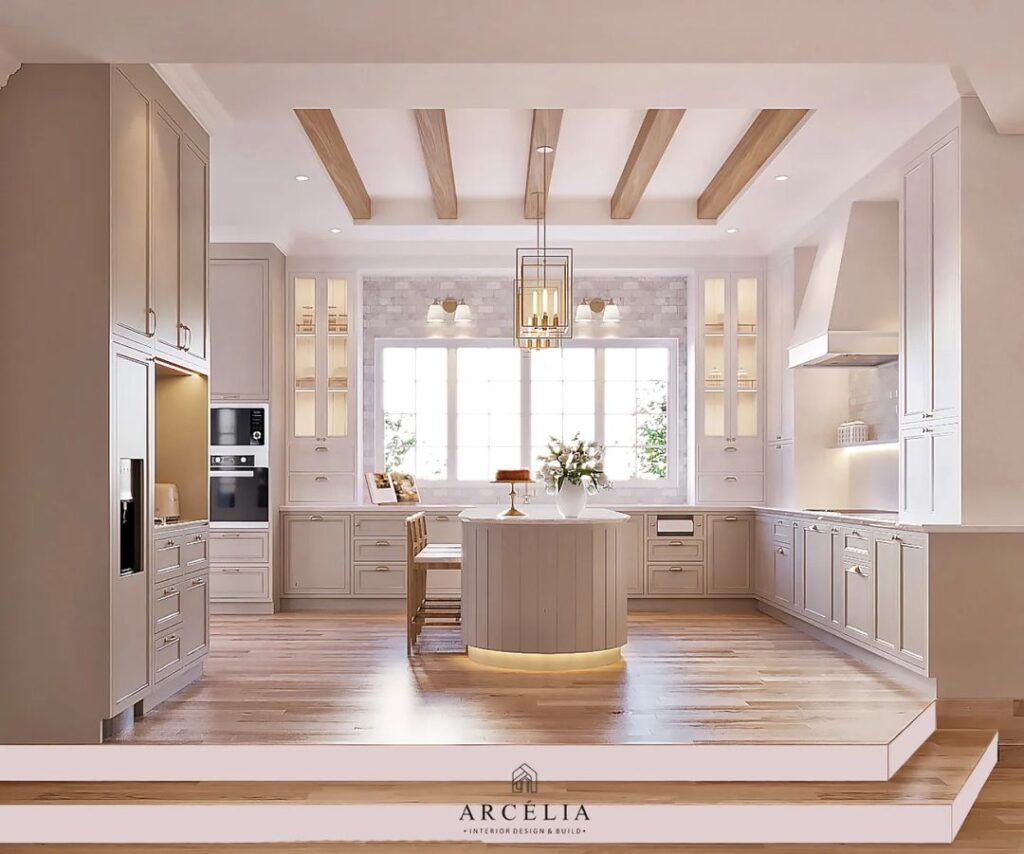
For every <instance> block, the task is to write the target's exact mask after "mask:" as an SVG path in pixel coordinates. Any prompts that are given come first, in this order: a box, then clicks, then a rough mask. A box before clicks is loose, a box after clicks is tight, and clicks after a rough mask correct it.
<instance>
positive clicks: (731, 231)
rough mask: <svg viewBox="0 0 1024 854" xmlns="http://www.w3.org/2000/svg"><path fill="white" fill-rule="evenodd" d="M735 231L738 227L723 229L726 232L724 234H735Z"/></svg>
mask: <svg viewBox="0 0 1024 854" xmlns="http://www.w3.org/2000/svg"><path fill="white" fill-rule="evenodd" d="M737 231H739V229H738V228H735V227H734V228H727V229H726V230H725V233H726V234H735V233H736V232H737Z"/></svg>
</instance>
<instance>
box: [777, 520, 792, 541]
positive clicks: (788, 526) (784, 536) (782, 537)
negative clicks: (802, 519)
mask: <svg viewBox="0 0 1024 854" xmlns="http://www.w3.org/2000/svg"><path fill="white" fill-rule="evenodd" d="M772 540H773V541H774V542H776V543H781V544H782V545H785V546H791V545H793V523H792V522H791V521H790V520H789V519H775V520H774V521H773V522H772Z"/></svg>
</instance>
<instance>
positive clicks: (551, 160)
mask: <svg viewBox="0 0 1024 854" xmlns="http://www.w3.org/2000/svg"><path fill="white" fill-rule="evenodd" d="M561 128H562V110H534V111H533V127H532V128H531V130H530V152H529V156H528V159H527V161H526V194H525V196H524V198H523V217H524V218H526V219H539V218H540V215H541V213H542V211H539V210H538V209H537V208H538V196H537V193H540V192H542V191H543V193H544V198H547V192H548V189H549V188H550V186H551V171H552V170H553V169H554V167H555V154H556V153H557V149H558V133H559V131H560V130H561ZM542 145H548V146H551V148H553V149H555V151H552V152H551V153H550V154H548V155H547V160H546V161H545V157H544V155H543V154H540V153H539V152H538V151H537V149H538V148H539V147H540V146H542ZM545 162H546V163H547V169H546V170H545V168H544V164H545Z"/></svg>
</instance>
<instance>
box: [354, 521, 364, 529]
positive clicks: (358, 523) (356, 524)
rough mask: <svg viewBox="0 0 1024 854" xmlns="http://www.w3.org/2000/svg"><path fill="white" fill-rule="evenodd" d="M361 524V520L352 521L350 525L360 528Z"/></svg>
mask: <svg viewBox="0 0 1024 854" xmlns="http://www.w3.org/2000/svg"><path fill="white" fill-rule="evenodd" d="M362 525H363V523H362V522H353V523H352V527H353V528H361V527H362Z"/></svg>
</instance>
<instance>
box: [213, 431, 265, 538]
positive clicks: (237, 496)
mask: <svg viewBox="0 0 1024 854" xmlns="http://www.w3.org/2000/svg"><path fill="white" fill-rule="evenodd" d="M269 521H270V469H269V468H268V466H267V456H266V449H265V448H260V449H257V450H256V451H255V452H250V453H248V454H211V455H210V522H211V523H213V524H214V525H216V524H217V523H221V524H224V523H228V524H231V525H236V524H238V525H242V526H252V525H260V526H263V525H266V524H267V523H268V522H269Z"/></svg>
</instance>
